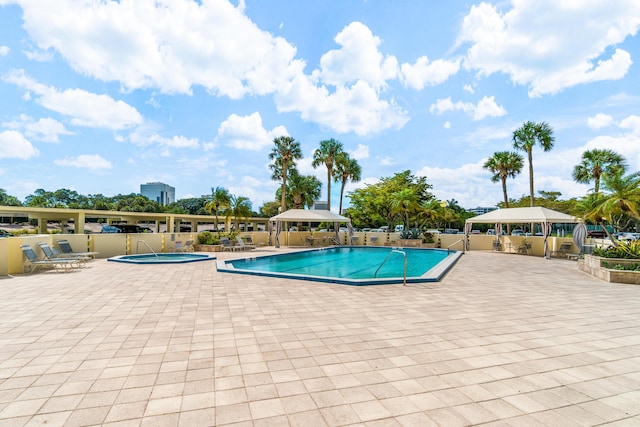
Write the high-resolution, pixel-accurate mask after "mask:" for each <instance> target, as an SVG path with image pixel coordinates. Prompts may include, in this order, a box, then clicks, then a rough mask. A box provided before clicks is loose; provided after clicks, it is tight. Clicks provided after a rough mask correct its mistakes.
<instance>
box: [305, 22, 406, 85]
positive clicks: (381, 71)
mask: <svg viewBox="0 0 640 427" xmlns="http://www.w3.org/2000/svg"><path fill="white" fill-rule="evenodd" d="M335 42H336V43H337V44H339V45H340V46H341V48H340V49H336V50H330V51H329V52H327V53H325V54H324V55H322V57H321V58H320V70H316V71H314V72H313V76H314V78H316V79H320V80H322V81H323V82H324V83H326V84H330V85H335V86H338V85H343V84H347V83H354V82H356V81H359V80H362V81H365V82H367V83H369V84H370V85H371V86H372V87H374V88H376V89H379V88H381V87H384V86H385V85H386V81H387V80H388V79H393V78H395V77H396V74H397V70H398V61H397V59H396V58H395V57H393V56H384V55H382V53H380V51H379V50H378V47H379V45H380V43H381V40H380V38H379V37H376V36H374V35H373V33H372V32H371V30H370V29H369V28H368V27H367V26H366V25H364V24H362V23H361V22H352V23H350V24H349V25H347V26H346V27H344V29H343V30H342V31H341V32H340V33H338V35H337V36H336V37H335Z"/></svg>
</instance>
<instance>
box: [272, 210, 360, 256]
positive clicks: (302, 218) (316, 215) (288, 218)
mask: <svg viewBox="0 0 640 427" xmlns="http://www.w3.org/2000/svg"><path fill="white" fill-rule="evenodd" d="M270 220H271V222H275V225H276V235H275V246H276V248H279V247H280V240H279V239H278V236H279V234H280V232H281V231H282V223H283V222H333V223H334V224H335V231H336V238H337V237H338V224H339V223H341V222H346V223H347V227H348V228H349V231H350V233H351V230H352V229H351V219H350V218H347V217H346V216H342V215H338V214H334V213H333V212H331V211H325V210H307V209H289V210H288V211H285V212H282V213H281V214H278V215H276V216H272V217H271V218H270ZM269 241H271V234H269Z"/></svg>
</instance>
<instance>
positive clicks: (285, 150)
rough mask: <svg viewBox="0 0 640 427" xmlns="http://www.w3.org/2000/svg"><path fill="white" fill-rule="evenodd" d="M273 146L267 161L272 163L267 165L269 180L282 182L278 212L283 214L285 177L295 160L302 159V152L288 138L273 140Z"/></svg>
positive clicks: (285, 206)
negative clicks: (269, 170) (269, 174)
mask: <svg viewBox="0 0 640 427" xmlns="http://www.w3.org/2000/svg"><path fill="white" fill-rule="evenodd" d="M273 144H274V147H273V149H272V150H271V153H269V159H271V160H272V161H273V163H271V164H270V165H269V167H270V168H271V170H272V171H273V174H272V175H271V179H273V180H276V181H278V180H282V188H281V192H282V194H281V196H280V210H281V211H282V212H285V211H286V210H287V202H286V196H287V175H288V174H289V168H291V167H295V166H296V160H299V159H301V158H302V150H301V149H300V143H299V142H298V141H296V140H295V139H293V138H291V137H290V136H279V137H277V138H274V140H273Z"/></svg>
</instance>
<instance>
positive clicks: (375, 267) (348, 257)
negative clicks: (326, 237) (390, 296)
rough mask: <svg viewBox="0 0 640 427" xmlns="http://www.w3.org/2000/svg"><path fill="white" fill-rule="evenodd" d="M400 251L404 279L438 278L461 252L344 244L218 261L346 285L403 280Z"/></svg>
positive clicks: (237, 269) (228, 267)
mask: <svg viewBox="0 0 640 427" xmlns="http://www.w3.org/2000/svg"><path fill="white" fill-rule="evenodd" d="M399 251H400V252H399ZM403 254H406V258H407V283H418V282H429V281H437V280H439V279H440V277H441V276H443V275H444V274H445V273H446V272H447V271H448V269H449V268H450V267H451V266H452V265H453V264H454V263H455V261H457V259H458V258H459V256H460V255H461V253H460V252H456V251H447V250H440V249H415V248H390V247H358V246H347V247H334V248H327V249H317V250H311V251H301V252H293V253H288V254H280V255H271V256H263V257H255V258H248V259H240V260H232V261H226V262H222V261H220V262H218V271H224V272H228V273H241V274H256V275H262V276H275V277H288V278H295V279H305V280H316V281H323V282H332V283H343V284H349V285H375V284H389V283H403V281H404V277H403V276H404V255H403ZM385 259H386V261H385Z"/></svg>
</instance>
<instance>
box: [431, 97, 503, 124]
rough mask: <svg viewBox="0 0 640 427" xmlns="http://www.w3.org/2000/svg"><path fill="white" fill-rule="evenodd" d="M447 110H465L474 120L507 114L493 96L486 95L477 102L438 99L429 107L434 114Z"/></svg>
mask: <svg viewBox="0 0 640 427" xmlns="http://www.w3.org/2000/svg"><path fill="white" fill-rule="evenodd" d="M447 111H464V112H465V113H467V114H470V115H471V117H473V120H482V119H484V118H486V117H500V116H504V115H505V114H507V111H506V110H505V109H504V107H502V106H500V105H498V104H496V101H495V98H494V97H493V96H490V97H487V96H484V97H482V99H481V100H480V101H478V103H477V104H475V105H474V104H473V103H471V102H462V101H457V102H455V103H454V102H453V101H451V97H449V98H445V99H438V100H437V101H436V103H435V104H432V105H431V106H430V107H429V112H430V113H432V114H442V113H444V112H447Z"/></svg>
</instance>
